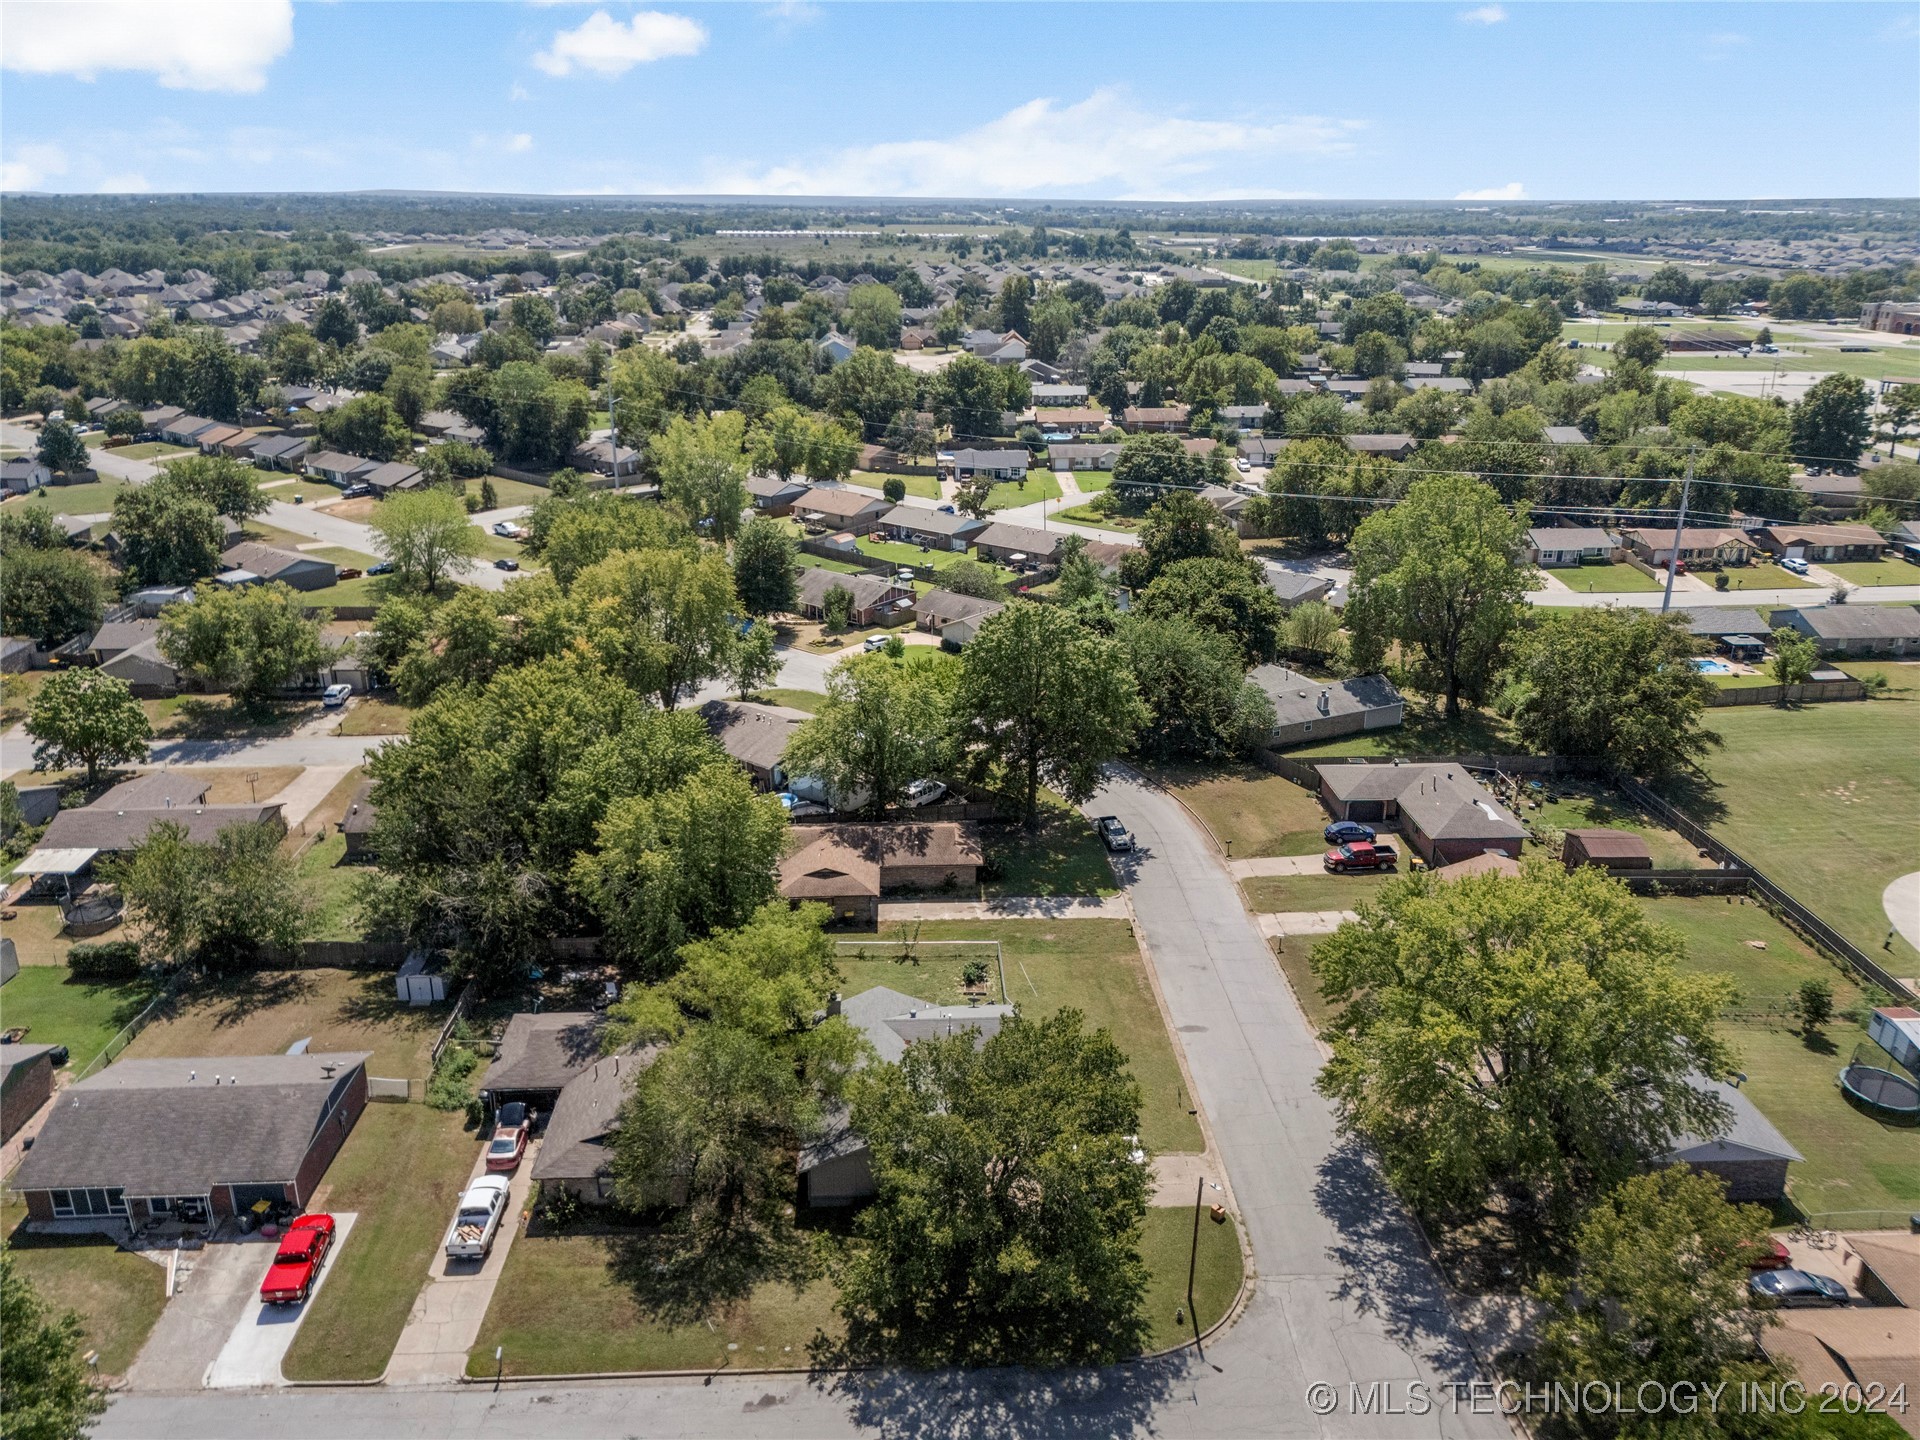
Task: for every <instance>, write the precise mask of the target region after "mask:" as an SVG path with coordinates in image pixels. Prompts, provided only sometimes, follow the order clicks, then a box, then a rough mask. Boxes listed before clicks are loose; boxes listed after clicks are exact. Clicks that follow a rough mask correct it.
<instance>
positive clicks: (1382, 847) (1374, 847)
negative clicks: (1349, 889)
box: [1321, 840, 1400, 874]
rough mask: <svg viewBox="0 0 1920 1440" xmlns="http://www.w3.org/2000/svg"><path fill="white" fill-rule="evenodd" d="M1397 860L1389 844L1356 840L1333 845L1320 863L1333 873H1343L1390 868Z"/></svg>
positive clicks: (1396, 854)
mask: <svg viewBox="0 0 1920 1440" xmlns="http://www.w3.org/2000/svg"><path fill="white" fill-rule="evenodd" d="M1399 861H1400V856H1399V855H1398V853H1396V852H1395V850H1394V848H1393V847H1392V846H1391V845H1387V844H1383V843H1382V842H1380V841H1377V840H1376V841H1375V842H1373V843H1372V844H1368V843H1367V842H1366V841H1364V840H1356V841H1354V842H1353V843H1352V844H1351V845H1336V846H1334V847H1333V849H1331V850H1329V851H1327V853H1326V858H1325V859H1324V860H1322V861H1321V863H1322V864H1323V865H1325V866H1326V868H1327V869H1329V870H1331V871H1333V872H1334V873H1335V874H1344V873H1345V872H1346V871H1348V870H1391V869H1393V867H1394V866H1395V865H1396V864H1398V863H1399Z"/></svg>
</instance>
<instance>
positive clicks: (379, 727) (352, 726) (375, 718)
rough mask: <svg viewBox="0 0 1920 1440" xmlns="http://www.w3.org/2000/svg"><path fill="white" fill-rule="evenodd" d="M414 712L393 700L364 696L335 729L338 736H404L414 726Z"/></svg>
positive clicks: (351, 707)
mask: <svg viewBox="0 0 1920 1440" xmlns="http://www.w3.org/2000/svg"><path fill="white" fill-rule="evenodd" d="M413 715H414V712H413V711H411V710H409V709H408V708H407V707H406V706H404V705H399V704H396V703H395V702H393V701H391V700H376V699H374V698H373V697H372V696H371V695H362V696H361V697H360V698H359V699H357V700H355V701H354V702H353V704H352V705H351V706H350V707H349V708H348V710H347V713H346V714H345V715H343V716H342V717H341V718H340V723H339V724H338V725H336V726H335V727H334V732H333V733H334V734H336V735H404V734H406V733H407V730H408V729H409V728H410V727H411V726H412V724H413Z"/></svg>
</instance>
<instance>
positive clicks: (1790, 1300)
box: [1747, 1270, 1852, 1307]
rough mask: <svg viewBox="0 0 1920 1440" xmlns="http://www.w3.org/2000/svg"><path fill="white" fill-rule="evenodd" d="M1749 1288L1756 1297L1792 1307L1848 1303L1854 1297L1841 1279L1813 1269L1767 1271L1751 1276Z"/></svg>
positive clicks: (1748, 1282) (1748, 1283)
mask: <svg viewBox="0 0 1920 1440" xmlns="http://www.w3.org/2000/svg"><path fill="white" fill-rule="evenodd" d="M1747 1289H1748V1291H1749V1292H1750V1293H1751V1294H1752V1295H1753V1298H1754V1299H1756V1300H1770V1301H1772V1302H1773V1303H1774V1304H1776V1305H1785V1306H1789V1307H1797V1306H1801V1305H1845V1304H1846V1303H1847V1302H1848V1301H1849V1300H1850V1299H1851V1298H1852V1297H1851V1296H1849V1295H1848V1294H1847V1287H1846V1286H1844V1285H1842V1284H1841V1283H1840V1282H1839V1281H1838V1280H1834V1279H1831V1278H1830V1277H1828V1276H1825V1275H1815V1274H1813V1273H1812V1272H1811V1271H1809V1270H1763V1271H1761V1272H1760V1273H1759V1274H1758V1275H1755V1276H1752V1277H1751V1278H1750V1279H1748V1281H1747Z"/></svg>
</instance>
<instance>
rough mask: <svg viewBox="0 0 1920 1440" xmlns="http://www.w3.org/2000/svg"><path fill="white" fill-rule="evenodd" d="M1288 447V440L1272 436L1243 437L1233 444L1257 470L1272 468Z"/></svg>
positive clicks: (1238, 452) (1241, 456) (1237, 451)
mask: <svg viewBox="0 0 1920 1440" xmlns="http://www.w3.org/2000/svg"><path fill="white" fill-rule="evenodd" d="M1287 445H1288V442H1287V441H1286V440H1283V439H1278V438H1276V437H1274V436H1272V435H1242V436H1241V437H1240V438H1239V439H1238V440H1235V441H1234V442H1233V448H1234V450H1235V452H1236V453H1237V454H1238V455H1239V456H1240V458H1241V459H1242V460H1244V461H1246V462H1247V464H1249V465H1250V466H1252V467H1253V468H1254V469H1256V470H1266V469H1270V468H1272V465H1273V462H1274V461H1275V460H1278V459H1279V458H1280V452H1281V451H1282V450H1284V449H1286V448H1287Z"/></svg>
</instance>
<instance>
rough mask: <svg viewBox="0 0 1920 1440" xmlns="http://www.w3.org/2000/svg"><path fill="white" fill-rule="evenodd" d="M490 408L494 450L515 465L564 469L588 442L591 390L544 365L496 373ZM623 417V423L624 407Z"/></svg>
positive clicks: (518, 365) (520, 364) (521, 363)
mask: <svg viewBox="0 0 1920 1440" xmlns="http://www.w3.org/2000/svg"><path fill="white" fill-rule="evenodd" d="M635 348H636V349H640V348H644V347H635ZM626 353H631V352H626ZM649 353H653V352H649ZM664 358H665V357H664V356H663V357H662V359H664ZM667 363H668V364H669V365H670V364H672V362H671V361H668V362H667ZM623 398H624V397H623ZM485 407H486V409H487V411H488V412H489V418H488V420H487V421H486V422H485V424H486V429H487V433H488V435H489V436H490V437H491V438H492V440H493V442H494V443H493V448H494V449H495V450H496V451H497V452H498V453H499V454H500V455H501V456H502V458H504V459H506V460H508V461H510V462H513V463H516V464H517V463H520V462H526V463H529V464H534V465H545V466H557V465H564V464H565V463H566V461H567V457H568V456H569V455H571V454H572V453H573V450H574V447H575V446H577V445H579V443H580V442H581V441H582V440H584V439H586V438H587V430H588V415H589V411H590V397H589V395H588V393H587V387H586V386H585V385H582V384H581V383H580V382H579V381H577V380H561V379H557V378H556V377H555V376H554V374H553V372H552V371H550V370H548V369H547V368H546V367H545V366H544V365H538V364H535V363H533V362H532V361H526V360H514V361H509V362H508V363H507V364H504V365H502V366H501V367H500V368H499V369H498V370H496V371H495V372H494V374H493V378H492V379H491V380H490V381H488V382H487V387H486V400H485ZM463 413H464V412H463ZM620 413H621V417H622V420H623V422H624V420H625V419H626V417H627V408H626V405H625V404H624V403H623V404H622V405H621V408H620ZM468 418H472V417H471V416H469V417H468ZM477 423H478V422H477Z"/></svg>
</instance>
